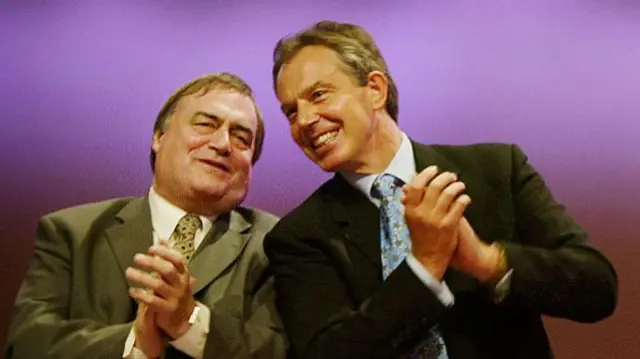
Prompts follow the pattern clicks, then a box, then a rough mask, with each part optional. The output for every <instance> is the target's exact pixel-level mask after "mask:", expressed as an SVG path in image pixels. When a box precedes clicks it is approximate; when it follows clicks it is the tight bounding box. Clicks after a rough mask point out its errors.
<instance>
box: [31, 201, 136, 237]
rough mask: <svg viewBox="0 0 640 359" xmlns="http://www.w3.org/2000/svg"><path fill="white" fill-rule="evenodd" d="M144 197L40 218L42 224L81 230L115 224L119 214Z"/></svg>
mask: <svg viewBox="0 0 640 359" xmlns="http://www.w3.org/2000/svg"><path fill="white" fill-rule="evenodd" d="M143 200H144V197H120V198H111V199H107V200H103V201H98V202H90V203H84V204H79V205H75V206H70V207H66V208H62V209H59V210H56V211H53V212H51V213H48V214H46V215H44V216H42V217H41V218H40V224H43V223H50V224H51V225H54V226H56V227H68V228H70V229H78V230H80V231H81V229H83V228H85V229H87V228H89V227H91V226H92V225H93V224H94V223H95V222H98V221H101V220H102V221H105V222H113V221H114V220H115V218H116V216H117V214H118V213H119V212H120V211H121V210H122V209H123V208H124V207H125V206H127V205H128V204H130V203H131V202H132V201H140V202H142V201H143Z"/></svg>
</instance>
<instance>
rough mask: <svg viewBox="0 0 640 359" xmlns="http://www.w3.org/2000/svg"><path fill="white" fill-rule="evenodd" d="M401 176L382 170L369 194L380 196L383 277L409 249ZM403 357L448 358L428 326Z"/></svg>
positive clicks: (439, 339)
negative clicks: (425, 336)
mask: <svg viewBox="0 0 640 359" xmlns="http://www.w3.org/2000/svg"><path fill="white" fill-rule="evenodd" d="M402 185H403V182H402V180H400V179H398V178H396V177H394V176H392V175H390V174H383V175H380V176H378V177H377V178H376V180H375V181H374V182H373V188H372V189H371V195H372V196H373V197H374V198H378V199H380V202H381V203H380V240H381V243H380V244H381V253H382V277H383V278H384V279H386V278H387V277H388V276H389V274H391V272H393V270H394V269H396V267H398V265H400V263H402V261H403V260H404V258H405V257H406V256H407V254H408V253H409V252H410V251H411V239H410V236H409V229H408V228H407V225H406V223H405V220H404V207H403V206H402V203H401V202H400V198H401V197H402ZM403 358H406V359H447V358H448V356H447V349H446V348H445V344H444V340H443V339H442V336H441V335H440V334H439V333H438V331H437V329H436V328H432V329H430V330H429V334H428V336H427V338H425V339H424V340H423V341H422V343H420V344H419V345H418V346H417V347H416V348H415V349H414V350H412V351H411V352H410V353H408V354H407V355H405V356H404V357H403Z"/></svg>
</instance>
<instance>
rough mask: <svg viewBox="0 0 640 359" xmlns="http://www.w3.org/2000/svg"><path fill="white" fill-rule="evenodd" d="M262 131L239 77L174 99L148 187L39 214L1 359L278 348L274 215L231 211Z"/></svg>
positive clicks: (159, 130)
mask: <svg viewBox="0 0 640 359" xmlns="http://www.w3.org/2000/svg"><path fill="white" fill-rule="evenodd" d="M263 138H264V124H263V120H262V117H261V115H260V112H259V109H258V107H257V105H256V103H255V99H254V97H253V94H252V91H251V89H250V88H249V86H248V85H247V84H246V83H245V82H244V81H243V80H242V79H240V78H238V77H237V76H235V75H232V74H228V73H216V74H211V75H207V76H203V77H200V78H198V79H196V80H194V81H192V82H190V83H188V84H186V85H185V86H183V87H182V88H181V89H180V90H178V91H177V92H176V93H175V94H174V95H172V96H171V97H170V98H169V99H168V100H167V102H166V103H165V105H164V107H163V108H162V109H161V111H160V113H159V114H158V118H157V120H156V124H155V127H154V133H153V139H152V151H151V164H152V168H153V172H154V176H153V185H152V186H151V188H150V190H149V192H148V194H147V196H145V197H138V198H135V197H132V198H118V199H111V200H107V201H103V202H98V203H91V204H85V205H80V206H76V207H72V208H67V209H63V210H60V211H57V212H55V213H52V214H49V215H46V216H44V217H43V218H42V219H41V220H40V222H39V224H38V230H37V237H36V243H35V253H34V256H33V259H32V262H31V265H30V267H29V270H28V272H27V274H26V277H25V279H24V282H23V284H22V286H21V288H20V291H19V293H18V295H17V299H16V302H15V309H14V315H13V318H12V323H11V327H10V329H9V337H8V340H7V347H6V349H5V356H6V358H7V359H18V358H20V359H23V358H24V359H27V358H28V359H33V358H64V359H72V358H105V359H106V358H158V357H163V358H187V357H195V358H214V357H215V358H269V359H271V358H282V357H284V356H285V351H286V340H285V337H284V335H283V331H282V329H281V324H280V321H279V318H278V316H277V314H276V310H275V309H274V303H273V300H274V299H273V291H272V280H271V277H270V276H269V275H267V273H266V271H265V268H266V266H267V260H266V257H265V255H264V252H263V249H262V241H263V237H264V234H265V233H266V232H267V231H269V230H270V229H271V228H272V227H273V226H274V224H275V223H276V221H277V218H276V217H274V216H273V215H271V214H268V213H266V212H264V211H260V210H255V209H249V208H244V207H240V204H241V203H242V201H243V200H244V199H245V197H246V195H247V191H248V187H249V184H250V182H251V173H252V166H253V164H254V163H255V162H256V161H257V160H258V158H259V157H260V152H261V149H262V142H263Z"/></svg>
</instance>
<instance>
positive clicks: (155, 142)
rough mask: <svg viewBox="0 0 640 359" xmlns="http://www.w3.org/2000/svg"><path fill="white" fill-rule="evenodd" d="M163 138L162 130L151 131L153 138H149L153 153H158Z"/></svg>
mask: <svg viewBox="0 0 640 359" xmlns="http://www.w3.org/2000/svg"><path fill="white" fill-rule="evenodd" d="M163 140H164V131H160V130H159V131H156V132H154V133H153V138H152V139H151V149H152V150H153V152H155V154H156V155H157V154H158V151H160V147H161V146H162V141H163Z"/></svg>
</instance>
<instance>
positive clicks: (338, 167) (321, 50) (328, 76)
mask: <svg viewBox="0 0 640 359" xmlns="http://www.w3.org/2000/svg"><path fill="white" fill-rule="evenodd" d="M375 76H377V75H373V77H371V79H370V81H369V83H368V84H366V85H364V86H360V85H358V84H357V81H356V79H355V78H354V77H353V75H351V74H350V73H349V71H348V69H347V68H346V65H344V64H343V63H342V61H341V60H340V58H339V57H338V55H337V54H336V53H335V52H334V51H333V50H331V49H329V48H326V47H323V46H308V47H305V48H303V49H302V50H300V52H298V53H297V54H296V55H295V56H294V57H293V58H292V59H291V60H290V61H289V62H288V63H286V64H285V65H284V66H283V67H282V68H281V70H280V74H279V75H278V78H277V82H276V91H277V96H278V100H279V101H280V104H281V107H282V111H283V112H284V113H285V115H286V116H287V118H288V120H289V125H290V130H291V136H292V137H293V140H294V141H295V142H296V144H298V146H299V147H300V148H301V149H302V150H303V151H304V153H305V154H306V155H307V156H308V157H309V158H310V159H311V160H312V161H313V162H315V163H316V164H317V165H318V166H320V167H321V168H322V169H323V170H325V171H330V172H334V171H350V172H359V171H360V170H361V169H362V168H363V167H366V166H367V161H368V160H369V159H368V158H367V153H368V152H370V151H371V150H372V147H373V145H374V143H375V141H376V137H377V136H378V126H377V125H378V124H377V123H376V116H375V113H376V112H377V111H381V110H382V109H383V108H384V102H385V101H386V92H385V91H386V88H383V87H384V86H381V83H380V81H378V80H380V79H379V78H378V80H376V78H375ZM382 80H384V78H383V79H382Z"/></svg>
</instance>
